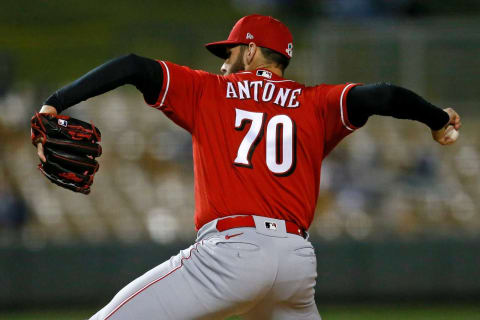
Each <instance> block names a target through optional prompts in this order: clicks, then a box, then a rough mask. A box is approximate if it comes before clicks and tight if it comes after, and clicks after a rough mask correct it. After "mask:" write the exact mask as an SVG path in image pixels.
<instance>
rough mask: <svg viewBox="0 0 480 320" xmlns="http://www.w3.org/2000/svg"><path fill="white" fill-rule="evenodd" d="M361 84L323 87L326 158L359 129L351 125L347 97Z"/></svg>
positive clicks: (322, 107)
mask: <svg viewBox="0 0 480 320" xmlns="http://www.w3.org/2000/svg"><path fill="white" fill-rule="evenodd" d="M357 85H359V84H355V83H348V84H340V85H326V86H322V89H323V90H322V91H323V92H322V95H323V99H321V101H323V103H322V104H321V113H322V114H323V117H322V118H323V121H324V128H325V140H324V142H325V146H324V157H326V156H327V155H328V154H329V153H330V151H332V149H333V148H334V147H335V146H336V145H337V144H338V143H339V142H340V141H341V140H342V139H343V138H345V137H346V136H348V135H349V134H350V133H352V132H353V131H355V130H356V129H358V127H356V126H354V125H353V124H351V123H350V121H349V119H348V113H347V95H348V92H349V91H350V89H352V88H353V87H355V86H357Z"/></svg>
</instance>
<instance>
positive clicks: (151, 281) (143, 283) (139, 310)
mask: <svg viewBox="0 0 480 320" xmlns="http://www.w3.org/2000/svg"><path fill="white" fill-rule="evenodd" d="M195 250H196V249H195V247H194V246H192V247H190V248H189V249H187V250H183V251H182V252H181V253H180V254H178V255H177V256H174V257H172V258H171V259H170V260H168V261H165V262H164V263H162V264H161V265H159V266H157V267H155V268H153V269H152V270H150V271H148V272H147V273H145V274H144V275H142V276H140V277H139V278H137V279H135V280H134V281H132V282H131V283H129V284H128V285H127V286H126V287H124V288H123V289H122V290H120V291H119V292H118V293H117V294H116V295H115V297H114V298H113V299H112V301H110V303H108V304H107V305H106V306H105V307H104V308H103V309H101V310H100V311H99V312H97V313H96V314H95V315H94V316H93V317H92V318H90V319H91V320H106V319H109V320H127V319H129V320H130V319H196V318H199V317H201V315H202V314H205V313H207V312H206V310H204V307H203V305H202V304H201V303H199V301H198V299H197V297H196V296H195V295H194V294H193V292H192V289H191V287H190V284H189V281H188V280H187V279H186V277H185V273H184V272H183V270H182V269H183V263H184V261H185V259H188V258H189V257H190V256H191V255H192V254H193V252H194V251H195ZM192 306H195V307H192Z"/></svg>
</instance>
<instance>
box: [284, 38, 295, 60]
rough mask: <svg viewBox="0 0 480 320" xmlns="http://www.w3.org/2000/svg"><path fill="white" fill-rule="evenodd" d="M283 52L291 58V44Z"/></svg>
mask: <svg viewBox="0 0 480 320" xmlns="http://www.w3.org/2000/svg"><path fill="white" fill-rule="evenodd" d="M285 52H287V54H288V56H289V57H290V58H291V57H292V56H293V43H291V42H290V43H289V44H288V47H287V49H285Z"/></svg>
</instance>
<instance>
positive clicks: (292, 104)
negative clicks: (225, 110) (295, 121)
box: [226, 80, 302, 108]
mask: <svg viewBox="0 0 480 320" xmlns="http://www.w3.org/2000/svg"><path fill="white" fill-rule="evenodd" d="M301 93H302V89H301V88H297V89H291V88H282V87H277V86H276V85H275V83H273V82H263V81H248V80H243V81H238V82H227V92H226V97H227V98H228V99H240V100H244V99H253V100H254V101H262V102H270V101H272V102H273V103H274V104H276V105H279V106H281V107H284V108H298V107H299V106H300V102H298V101H297V98H298V96H299V95H300V94H301Z"/></svg>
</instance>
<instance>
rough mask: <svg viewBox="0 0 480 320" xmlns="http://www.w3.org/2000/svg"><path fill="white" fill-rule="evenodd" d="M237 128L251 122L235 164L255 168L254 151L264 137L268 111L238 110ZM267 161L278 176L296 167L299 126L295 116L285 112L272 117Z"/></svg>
mask: <svg viewBox="0 0 480 320" xmlns="http://www.w3.org/2000/svg"><path fill="white" fill-rule="evenodd" d="M235 112H236V115H235V129H236V130H240V131H242V130H243V129H244V128H245V124H246V123H247V122H251V125H250V129H249V130H248V132H247V134H246V135H245V137H244V138H243V140H242V142H241V143H240V146H239V147H238V151H237V157H236V158H235V160H234V161H233V162H234V164H235V165H237V166H242V167H247V168H253V166H252V163H251V159H252V155H253V151H255V148H256V146H257V145H258V144H259V143H260V140H261V139H262V137H263V131H264V121H265V113H262V112H251V111H245V110H241V109H235ZM266 131H267V137H266V139H267V140H266V150H265V154H266V159H265V161H266V163H267V167H268V169H270V171H272V172H273V173H274V174H275V175H278V176H287V175H290V174H291V173H292V172H293V170H295V166H296V150H295V149H296V128H295V123H294V122H293V121H292V119H291V118H290V117H289V116H287V115H284V114H281V115H276V116H274V117H272V118H271V119H270V120H269V121H268V124H267V130H266Z"/></svg>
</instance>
